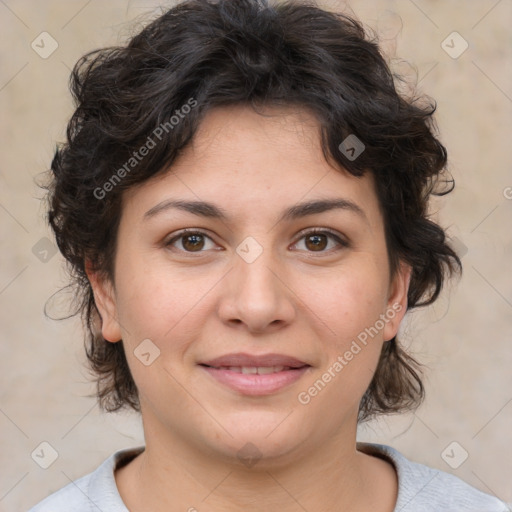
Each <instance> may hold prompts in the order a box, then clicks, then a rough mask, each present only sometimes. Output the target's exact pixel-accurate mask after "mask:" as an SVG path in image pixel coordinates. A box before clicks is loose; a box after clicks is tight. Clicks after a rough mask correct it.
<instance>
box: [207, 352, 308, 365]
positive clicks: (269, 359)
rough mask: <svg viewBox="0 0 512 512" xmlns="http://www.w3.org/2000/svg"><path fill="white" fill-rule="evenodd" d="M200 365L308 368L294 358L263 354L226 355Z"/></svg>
mask: <svg viewBox="0 0 512 512" xmlns="http://www.w3.org/2000/svg"><path fill="white" fill-rule="evenodd" d="M200 364H204V365H207V366H217V367H219V366H227V367H229V366H290V367H291V368H301V367H302V366H308V364H307V363H305V362H304V361H301V360H299V359H296V358H295V357H291V356H285V355H282V354H263V355H251V354H245V353H242V352H240V353H237V354H227V355H224V356H220V357H216V358H215V359H211V360H210V361H202V362H201V363H200Z"/></svg>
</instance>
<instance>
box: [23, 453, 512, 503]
mask: <svg viewBox="0 0 512 512" xmlns="http://www.w3.org/2000/svg"><path fill="white" fill-rule="evenodd" d="M357 448H358V450H360V451H363V452H365V453H368V454H370V455H374V456H378V457H381V458H384V459H385V460H388V461H389V462H391V463H392V464H393V465H394V467H395V469H396V471H397V474H398V499H397V503H396V506H395V510H394V512H512V506H511V504H508V505H507V504H506V503H505V502H503V501H501V500H499V499H498V498H496V497H494V496H491V495H489V494H485V493H483V492H481V491H479V490H478V489H476V488H474V487H472V486H470V485H469V484H467V483H466V482H464V481H463V480H461V479H460V478H457V477H456V476H453V475H451V474H449V473H445V472H443V471H439V470H437V469H433V468H430V467H428V466H425V465H423V464H418V463H416V462H412V461H410V460H408V459H407V458H405V457H404V456H403V455H402V454H401V453H400V452H399V451H398V450H396V449H395V448H392V447H391V446H387V445H382V444H373V443H358V445H357ZM143 450H144V447H143V446H141V447H137V448H129V449H125V450H120V451H118V452H115V453H114V454H113V455H111V456H110V457H109V458H108V459H106V460H105V461H104V462H103V463H102V464H101V465H100V466H99V467H98V468H97V469H96V470H94V471H93V472H92V473H89V474H88V475H85V476H83V477H81V478H79V479H77V480H76V481H74V482H72V483H70V484H68V485H66V486H65V487H63V488H62V489H60V490H59V491H57V492H55V493H54V494H52V495H50V496H48V497H47V498H46V499H44V500H43V501H41V502H39V503H38V504H37V505H35V506H34V507H32V508H31V509H30V510H29V511H28V512H71V511H72V512H98V510H101V512H129V511H128V508H127V507H126V505H125V504H124V503H123V500H122V499H121V496H120V495H119V491H118V490H117V486H116V481H115V478H114V471H115V469H116V467H118V466H121V465H124V464H127V463H128V462H129V461H130V460H131V459H133V458H134V457H135V456H136V455H138V454H139V453H141V452H142V451H143ZM313 512H314V511H313Z"/></svg>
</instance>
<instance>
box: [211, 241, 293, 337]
mask: <svg viewBox="0 0 512 512" xmlns="http://www.w3.org/2000/svg"><path fill="white" fill-rule="evenodd" d="M269 253H270V251H266V250H265V251H263V253H262V254H261V255H260V256H259V257H258V258H257V259H256V260H255V261H253V262H251V263H248V262H246V261H245V260H244V259H243V258H241V257H239V256H238V255H237V254H235V255H234V267H233V269H232V270H231V271H230V272H228V274H227V275H226V277H225V282H224V291H223V294H222V297H221V300H220V304H219V309H218V313H219V316H220V318H221V319H222V321H223V322H226V323H228V324H230V325H231V326H238V327H239V328H240V327H242V326H244V327H245V329H247V330H248V331H249V332H251V333H265V332H273V331H275V330H278V329H281V328H283V327H284V326H286V325H289V324H290V323H291V322H292V321H293V318H294V317H295V314H296V308H295V306H294V297H295V295H294V293H293V289H292V288H293V286H292V285H291V283H289V282H287V280H288V281H289V278H288V279H287V273H286V272H285V270H283V269H282V268H280V267H279V266H278V265H277V264H276V261H275V258H273V257H272V255H271V254H269Z"/></svg>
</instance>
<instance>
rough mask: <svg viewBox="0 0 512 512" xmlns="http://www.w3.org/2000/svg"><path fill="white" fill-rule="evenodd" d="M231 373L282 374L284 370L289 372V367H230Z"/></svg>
mask: <svg viewBox="0 0 512 512" xmlns="http://www.w3.org/2000/svg"><path fill="white" fill-rule="evenodd" d="M227 369H228V370H229V371H231V372H236V373H245V374H252V375H254V374H256V373H257V374H258V375H267V374H269V373H277V372H282V371H283V370H284V369H287V370H289V369H290V368H289V367H288V366H229V367H228V368H227Z"/></svg>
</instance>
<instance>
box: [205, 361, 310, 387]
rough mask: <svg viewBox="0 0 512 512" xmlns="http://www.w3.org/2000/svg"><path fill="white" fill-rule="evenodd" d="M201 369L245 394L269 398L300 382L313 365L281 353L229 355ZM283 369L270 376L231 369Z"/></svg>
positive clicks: (209, 362) (269, 374)
mask: <svg viewBox="0 0 512 512" xmlns="http://www.w3.org/2000/svg"><path fill="white" fill-rule="evenodd" d="M200 366H201V368H203V370H204V371H206V372H207V373H208V374H209V375H210V376H211V377H213V378H214V379H215V380H217V381H218V382H220V383H221V384H224V385H226V386H228V387H229V388H231V389H233V390H235V391H238V392H239V393H242V394H244V395H250V396H262V395H270V394H272V393H275V392H277V391H279V390H280V389H282V388H284V387H286V386H289V385H290V384H292V383H294V382H296V381H297V380H299V379H300V378H301V377H302V375H304V373H305V372H306V371H307V370H308V368H310V365H308V364H307V363H305V362H303V361H300V360H299V359H296V358H294V357H290V356H285V355H280V354H266V355H261V356H252V355H249V354H229V355H226V356H221V357H218V358H216V359H212V360H210V361H208V362H206V363H201V365H200ZM232 366H234V367H242V366H246V367H257V366H284V367H287V368H284V369H283V370H282V371H279V372H275V373H268V374H262V375H259V374H245V373H238V372H236V371H232V370H229V367H232Z"/></svg>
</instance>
